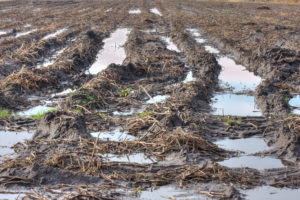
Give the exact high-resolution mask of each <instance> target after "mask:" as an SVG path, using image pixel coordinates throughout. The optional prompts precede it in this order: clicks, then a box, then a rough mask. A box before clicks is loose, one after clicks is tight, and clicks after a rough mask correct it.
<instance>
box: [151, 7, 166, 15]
mask: <svg viewBox="0 0 300 200" xmlns="http://www.w3.org/2000/svg"><path fill="white" fill-rule="evenodd" d="M150 12H152V13H153V14H156V15H159V16H163V15H162V14H161V12H159V10H157V8H151V9H150Z"/></svg>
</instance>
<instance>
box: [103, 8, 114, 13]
mask: <svg viewBox="0 0 300 200" xmlns="http://www.w3.org/2000/svg"><path fill="white" fill-rule="evenodd" d="M110 11H112V8H109V9H107V10H105V11H104V12H106V13H108V12H110Z"/></svg>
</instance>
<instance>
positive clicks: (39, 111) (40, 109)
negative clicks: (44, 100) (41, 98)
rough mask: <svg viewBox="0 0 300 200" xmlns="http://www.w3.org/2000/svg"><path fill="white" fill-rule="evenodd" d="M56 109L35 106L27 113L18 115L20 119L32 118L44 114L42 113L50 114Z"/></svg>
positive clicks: (22, 112)
mask: <svg viewBox="0 0 300 200" xmlns="http://www.w3.org/2000/svg"><path fill="white" fill-rule="evenodd" d="M54 109H55V108H53V107H48V106H47V105H44V106H42V105H38V106H35V107H33V108H30V109H28V110H26V111H21V112H18V115H19V116H20V117H30V116H32V115H37V114H42V113H45V112H50V111H53V110H54Z"/></svg>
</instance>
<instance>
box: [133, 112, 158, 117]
mask: <svg viewBox="0 0 300 200" xmlns="http://www.w3.org/2000/svg"><path fill="white" fill-rule="evenodd" d="M153 114H154V112H153V111H152V110H148V111H144V112H141V113H137V114H136V115H137V116H138V117H141V118H142V117H145V116H151V115H153Z"/></svg>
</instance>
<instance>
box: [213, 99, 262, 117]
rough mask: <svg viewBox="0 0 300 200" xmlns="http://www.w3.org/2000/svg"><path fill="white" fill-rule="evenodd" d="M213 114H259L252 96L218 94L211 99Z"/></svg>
mask: <svg viewBox="0 0 300 200" xmlns="http://www.w3.org/2000/svg"><path fill="white" fill-rule="evenodd" d="M211 105H212V107H213V108H214V111H213V114H215V115H233V116H261V115H262V113H261V112H260V110H259V108H258V107H257V105H256V103H255V98H254V97H253V96H247V95H236V94H218V95H215V96H214V98H213V99H212V104H211Z"/></svg>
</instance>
